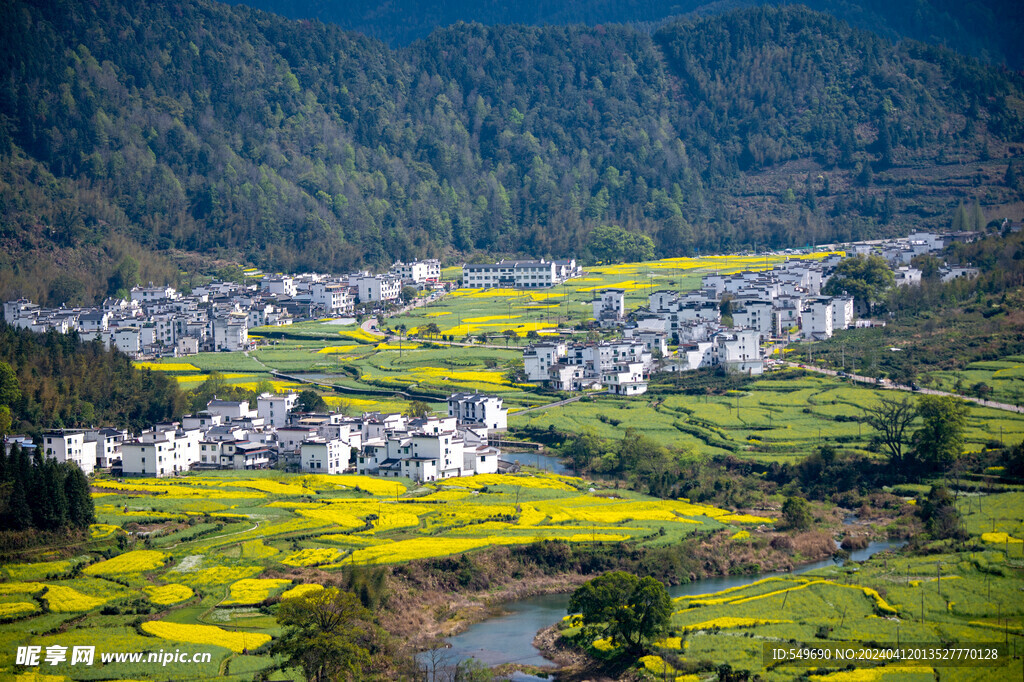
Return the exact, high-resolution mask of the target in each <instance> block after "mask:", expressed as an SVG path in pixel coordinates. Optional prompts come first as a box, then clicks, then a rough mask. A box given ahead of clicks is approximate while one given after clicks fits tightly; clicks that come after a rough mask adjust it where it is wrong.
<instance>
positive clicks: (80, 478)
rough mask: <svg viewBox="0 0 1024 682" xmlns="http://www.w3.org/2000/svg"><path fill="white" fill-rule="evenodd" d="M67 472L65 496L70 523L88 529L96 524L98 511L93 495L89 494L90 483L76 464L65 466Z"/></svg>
mask: <svg viewBox="0 0 1024 682" xmlns="http://www.w3.org/2000/svg"><path fill="white" fill-rule="evenodd" d="M63 466H65V467H66V468H67V471H66V473H65V476H64V494H65V497H66V498H67V501H68V521H70V522H71V525H72V526H73V527H75V528H87V527H88V526H89V524H90V523H95V522H96V510H95V507H94V506H93V502H92V495H91V494H90V493H89V481H88V480H87V479H86V477H85V474H84V473H83V472H82V470H81V469H79V468H78V467H77V466H75V465H74V464H64V465H63Z"/></svg>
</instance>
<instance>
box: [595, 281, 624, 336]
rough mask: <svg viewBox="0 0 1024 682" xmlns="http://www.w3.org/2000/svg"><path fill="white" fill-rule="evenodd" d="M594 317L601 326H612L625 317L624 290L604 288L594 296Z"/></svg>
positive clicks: (621, 321) (618, 323) (619, 322)
mask: <svg viewBox="0 0 1024 682" xmlns="http://www.w3.org/2000/svg"><path fill="white" fill-rule="evenodd" d="M592 305H593V306H594V319H595V320H597V323H598V324H599V325H601V326H602V327H614V326H616V325H620V324H622V323H623V322H624V321H625V319H626V291H625V290H624V289H604V290H603V291H600V292H598V296H597V297H596V298H594V300H593V302H592Z"/></svg>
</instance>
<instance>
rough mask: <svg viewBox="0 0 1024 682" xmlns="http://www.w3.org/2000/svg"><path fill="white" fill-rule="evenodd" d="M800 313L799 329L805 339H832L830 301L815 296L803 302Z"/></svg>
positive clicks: (823, 297) (827, 298) (825, 297)
mask: <svg viewBox="0 0 1024 682" xmlns="http://www.w3.org/2000/svg"><path fill="white" fill-rule="evenodd" d="M804 304H805V307H804V309H803V311H802V312H801V313H800V328H801V331H802V332H803V337H804V338H805V339H813V340H816V341H822V340H824V339H830V338H832V320H833V317H832V299H831V298H829V297H827V296H815V297H814V298H809V299H807V300H806V301H805V302H804Z"/></svg>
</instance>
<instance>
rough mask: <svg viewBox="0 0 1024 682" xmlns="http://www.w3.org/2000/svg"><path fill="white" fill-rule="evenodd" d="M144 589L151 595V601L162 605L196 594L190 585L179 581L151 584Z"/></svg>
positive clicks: (180, 600) (181, 600)
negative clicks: (187, 585)
mask: <svg viewBox="0 0 1024 682" xmlns="http://www.w3.org/2000/svg"><path fill="white" fill-rule="evenodd" d="M144 589H145V590H146V594H148V595H149V601H151V602H153V603H154V604H159V605H160V606H166V605H168V604H177V603H178V602H183V601H185V600H186V599H191V598H192V595H193V594H194V593H193V592H192V590H191V589H190V588H189V587H186V586H185V585H179V584H178V583H171V584H170V585H150V586H148V587H146V588H144Z"/></svg>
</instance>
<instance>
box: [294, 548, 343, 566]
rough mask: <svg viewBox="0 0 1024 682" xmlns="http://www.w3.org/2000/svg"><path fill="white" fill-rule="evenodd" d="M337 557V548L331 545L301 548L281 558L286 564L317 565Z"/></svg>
mask: <svg viewBox="0 0 1024 682" xmlns="http://www.w3.org/2000/svg"><path fill="white" fill-rule="evenodd" d="M337 558H338V550H336V549H334V548H333V547H317V548H314V549H302V550H299V551H298V552H294V553H293V554H290V555H289V556H288V557H286V558H284V559H282V560H281V563H282V564H285V565H286V566H319V565H320V564H328V563H330V562H332V561H334V560H335V559H337Z"/></svg>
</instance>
